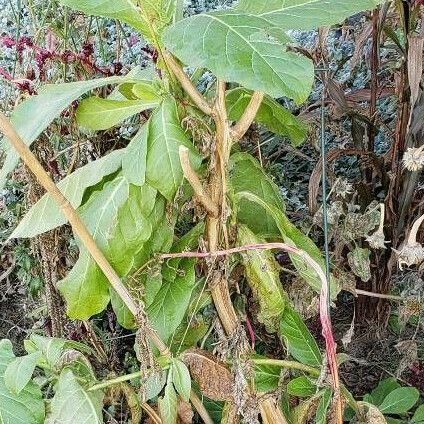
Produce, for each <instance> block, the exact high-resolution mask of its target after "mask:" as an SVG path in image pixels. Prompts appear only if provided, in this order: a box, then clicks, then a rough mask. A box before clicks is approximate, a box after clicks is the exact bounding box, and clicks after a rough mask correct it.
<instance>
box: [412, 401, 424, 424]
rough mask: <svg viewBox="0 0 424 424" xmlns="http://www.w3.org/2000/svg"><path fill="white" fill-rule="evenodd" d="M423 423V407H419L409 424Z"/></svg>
mask: <svg viewBox="0 0 424 424" xmlns="http://www.w3.org/2000/svg"><path fill="white" fill-rule="evenodd" d="M422 423H424V405H420V406H419V407H418V408H417V409H416V411H415V413H414V415H413V416H412V418H411V424H422Z"/></svg>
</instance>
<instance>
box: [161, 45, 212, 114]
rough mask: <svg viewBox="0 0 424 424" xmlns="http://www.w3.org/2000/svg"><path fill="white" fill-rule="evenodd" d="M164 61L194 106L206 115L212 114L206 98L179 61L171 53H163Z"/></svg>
mask: <svg viewBox="0 0 424 424" xmlns="http://www.w3.org/2000/svg"><path fill="white" fill-rule="evenodd" d="M163 60H164V61H165V63H166V65H167V66H168V68H169V69H170V70H171V71H172V72H173V73H174V75H175V76H176V78H177V80H178V81H179V83H180V84H181V85H182V87H183V88H184V90H185V91H186V93H187V94H188V95H189V96H190V97H191V99H192V100H193V102H194V104H195V105H196V106H197V107H198V108H199V109H200V110H201V111H202V112H203V113H205V114H206V115H211V114H212V108H211V106H210V105H209V103H208V101H207V100H206V99H205V97H204V96H203V95H202V94H201V93H200V92H199V90H198V89H197V87H196V86H195V85H194V84H193V82H192V81H191V79H190V78H189V77H188V76H187V74H186V73H185V72H184V69H183V68H182V67H181V65H180V64H179V63H178V62H177V60H176V59H175V58H174V56H172V54H171V53H169V52H163Z"/></svg>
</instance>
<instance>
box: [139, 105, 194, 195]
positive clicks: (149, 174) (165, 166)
mask: <svg viewBox="0 0 424 424" xmlns="http://www.w3.org/2000/svg"><path fill="white" fill-rule="evenodd" d="M181 145H183V146H185V147H187V148H188V149H189V150H190V153H191V154H190V157H191V163H192V165H193V168H195V169H197V168H198V167H199V166H200V157H199V155H198V154H197V153H196V151H195V148H194V146H193V144H192V143H191V142H190V140H189V139H188V137H187V135H186V134H185V132H184V131H183V129H182V128H181V125H180V119H179V117H178V111H177V104H176V102H175V100H174V99H172V98H171V97H168V98H166V99H165V100H164V101H163V102H162V104H161V106H160V107H159V108H157V109H156V110H155V111H154V112H153V114H152V116H151V117H150V122H149V134H148V147H147V169H146V181H147V182H148V183H149V184H150V185H151V186H152V187H154V188H156V189H157V190H158V191H159V192H160V193H161V194H162V195H163V196H164V197H165V198H166V199H167V200H169V201H172V200H173V198H174V196H175V193H176V192H177V190H178V188H179V187H180V185H181V184H182V182H183V171H182V168H181V164H180V156H179V147H180V146H181Z"/></svg>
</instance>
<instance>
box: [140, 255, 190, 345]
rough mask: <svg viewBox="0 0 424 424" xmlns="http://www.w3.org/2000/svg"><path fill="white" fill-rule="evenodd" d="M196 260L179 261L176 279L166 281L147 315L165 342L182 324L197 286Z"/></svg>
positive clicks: (148, 309)
mask: <svg viewBox="0 0 424 424" xmlns="http://www.w3.org/2000/svg"><path fill="white" fill-rule="evenodd" d="M194 263H195V262H194V260H193V259H184V260H182V261H181V262H180V263H179V266H178V272H177V275H176V277H175V279H174V280H167V281H164V282H163V284H162V287H161V289H160V290H159V292H158V293H157V295H156V297H155V299H154V300H153V302H152V304H151V305H150V306H149V307H148V308H147V315H148V317H149V320H150V322H151V324H152V326H153V327H154V328H155V330H156V331H157V332H158V333H159V336H160V337H161V339H162V340H163V341H164V342H167V341H168V339H169V338H170V337H171V336H172V335H173V333H174V331H175V330H176V329H177V328H178V326H179V325H180V324H181V322H182V320H183V318H184V316H185V313H186V310H187V308H188V306H189V303H190V298H191V293H192V291H193V289H194V287H195V272H194Z"/></svg>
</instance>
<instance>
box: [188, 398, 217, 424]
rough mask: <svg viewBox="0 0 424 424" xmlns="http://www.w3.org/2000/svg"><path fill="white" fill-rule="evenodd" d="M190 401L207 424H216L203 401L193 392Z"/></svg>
mask: <svg viewBox="0 0 424 424" xmlns="http://www.w3.org/2000/svg"><path fill="white" fill-rule="evenodd" d="M190 401H191V403H192V405H193V406H194V407H195V409H196V411H197V413H198V414H199V415H200V418H201V419H202V420H203V422H204V423H205V424H214V422H213V420H212V418H211V417H210V415H209V412H208V411H207V410H206V408H205V406H204V405H203V403H202V401H201V400H200V399H199V398H198V397H197V395H196V393H194V392H193V391H192V392H191V393H190Z"/></svg>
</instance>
